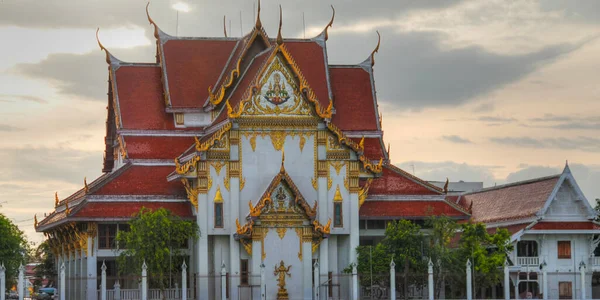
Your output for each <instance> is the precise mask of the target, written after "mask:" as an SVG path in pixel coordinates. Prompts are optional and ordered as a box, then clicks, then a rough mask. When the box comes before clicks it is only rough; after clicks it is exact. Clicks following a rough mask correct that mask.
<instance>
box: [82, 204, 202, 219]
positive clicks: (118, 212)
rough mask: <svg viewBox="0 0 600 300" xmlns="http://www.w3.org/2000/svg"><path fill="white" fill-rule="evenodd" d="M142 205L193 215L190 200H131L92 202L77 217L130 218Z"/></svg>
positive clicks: (186, 215) (184, 215)
mask: <svg viewBox="0 0 600 300" xmlns="http://www.w3.org/2000/svg"><path fill="white" fill-rule="evenodd" d="M142 207H146V208H149V209H151V210H155V209H158V208H166V209H168V210H170V211H171V212H172V213H173V214H174V215H177V216H179V217H182V218H189V217H192V216H193V213H192V207H191V205H190V203H189V202H157V201H152V202H149V201H131V202H105V203H104V202H90V203H86V205H85V206H84V207H83V208H82V209H81V210H79V211H78V212H76V213H75V214H74V215H73V217H76V218H129V217H132V216H133V215H135V214H136V213H138V212H139V211H140V209H141V208H142Z"/></svg>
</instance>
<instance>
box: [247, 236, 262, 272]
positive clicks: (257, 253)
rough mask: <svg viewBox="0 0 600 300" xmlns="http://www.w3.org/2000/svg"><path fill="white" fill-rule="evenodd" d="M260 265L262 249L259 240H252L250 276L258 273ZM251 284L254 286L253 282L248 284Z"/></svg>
mask: <svg viewBox="0 0 600 300" xmlns="http://www.w3.org/2000/svg"><path fill="white" fill-rule="evenodd" d="M253 234H263V233H261V232H254V233H253ZM261 263H262V248H261V241H260V240H259V239H254V238H253V239H252V274H256V272H258V271H260V266H261ZM250 280H255V279H254V278H250ZM250 283H251V284H256V283H254V282H250Z"/></svg>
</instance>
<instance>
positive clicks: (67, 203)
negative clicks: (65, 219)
mask: <svg viewBox="0 0 600 300" xmlns="http://www.w3.org/2000/svg"><path fill="white" fill-rule="evenodd" d="M70 213H71V209H70V208H69V201H67V202H65V214H66V215H67V216H68V215H69V214H70Z"/></svg>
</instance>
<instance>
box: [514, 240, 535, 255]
mask: <svg viewBox="0 0 600 300" xmlns="http://www.w3.org/2000/svg"><path fill="white" fill-rule="evenodd" d="M517 256H518V257H537V256H538V247H537V242H536V241H520V242H518V243H517Z"/></svg>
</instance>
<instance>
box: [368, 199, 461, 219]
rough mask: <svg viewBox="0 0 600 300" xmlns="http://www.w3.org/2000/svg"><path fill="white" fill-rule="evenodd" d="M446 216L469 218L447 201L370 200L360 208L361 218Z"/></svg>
mask: <svg viewBox="0 0 600 300" xmlns="http://www.w3.org/2000/svg"><path fill="white" fill-rule="evenodd" d="M432 215H435V216H440V215H445V216H448V217H467V216H468V215H466V214H465V213H464V212H462V211H460V210H459V209H457V208H455V207H452V206H451V205H450V204H448V203H446V202H445V201H404V200H402V201H372V200H368V201H365V203H364V204H363V205H362V206H361V207H360V211H359V216H360V217H361V218H378V217H397V218H400V217H405V218H425V217H428V216H432Z"/></svg>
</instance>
